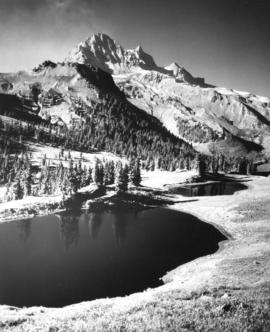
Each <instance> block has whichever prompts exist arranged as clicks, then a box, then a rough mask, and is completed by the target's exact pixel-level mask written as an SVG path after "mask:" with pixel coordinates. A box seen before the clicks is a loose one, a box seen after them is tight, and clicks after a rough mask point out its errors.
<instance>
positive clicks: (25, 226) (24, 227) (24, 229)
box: [17, 219, 32, 241]
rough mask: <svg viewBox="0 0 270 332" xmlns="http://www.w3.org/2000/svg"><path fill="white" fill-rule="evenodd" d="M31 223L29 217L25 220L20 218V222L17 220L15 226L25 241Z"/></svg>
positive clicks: (29, 231)
mask: <svg viewBox="0 0 270 332" xmlns="http://www.w3.org/2000/svg"><path fill="white" fill-rule="evenodd" d="M31 224H32V221H31V219H27V220H22V221H21V222H19V223H18V224H17V227H18V229H19V232H20V235H19V236H20V237H21V238H22V239H23V240H24V241H26V240H27V239H28V237H29V235H30V233H31Z"/></svg>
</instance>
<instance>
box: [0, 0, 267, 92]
mask: <svg viewBox="0 0 270 332" xmlns="http://www.w3.org/2000/svg"><path fill="white" fill-rule="evenodd" d="M269 12H270V1H269V0H0V72H8V71H16V70H20V69H25V68H33V67H35V66H36V65H37V64H39V63H41V62H42V61H44V60H47V59H50V60H53V61H62V60H63V59H64V58H65V57H66V56H67V54H68V52H69V51H70V50H71V49H72V48H73V47H74V46H75V45H76V44H78V43H79V42H81V41H83V40H85V39H87V38H88V37H89V36H91V35H92V34H93V33H97V32H103V33H107V34H108V35H109V36H111V37H112V38H113V39H115V40H117V41H118V42H119V43H120V44H121V45H122V46H123V47H125V48H135V47H136V46H137V45H141V46H142V48H143V49H144V50H145V51H146V52H147V53H150V54H151V55H152V56H153V57H154V59H155V61H156V63H157V64H158V65H160V66H165V65H168V64H170V63H171V62H173V61H175V62H177V63H179V64H180V65H182V66H184V67H185V68H186V69H187V70H188V71H190V72H191V73H192V74H193V75H194V76H200V77H204V78H205V79H206V82H208V83H211V84H215V85H218V86H224V87H228V88H235V89H238V90H242V91H250V92H252V93H257V94H259V95H264V96H268V97H270V19H269Z"/></svg>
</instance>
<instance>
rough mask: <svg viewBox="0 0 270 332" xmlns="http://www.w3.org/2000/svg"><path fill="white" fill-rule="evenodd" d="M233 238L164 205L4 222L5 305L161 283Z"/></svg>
mask: <svg viewBox="0 0 270 332" xmlns="http://www.w3.org/2000/svg"><path fill="white" fill-rule="evenodd" d="M224 239H225V237H224V236H223V235H222V234H221V233H220V232H219V231H217V230H216V229H215V228H214V227H213V226H211V225H209V224H206V223H204V222H201V221H200V220H198V219H197V218H195V217H193V216H191V215H188V214H185V213H180V212H176V211H173V210H169V209H164V208H155V209H149V210H144V211H141V212H137V213H135V212H125V213H124V212H123V213H109V212H106V213H105V212H104V213H98V214H82V215H80V216H74V215H68V214H62V215H51V216H46V217H39V218H34V219H32V220H24V221H16V222H11V223H6V224H1V225H0V304H8V305H15V306H32V305H44V306H52V307H54V306H63V305H68V304H72V303H77V302H80V301H85V300H93V299H97V298H102V297H112V296H122V295H127V294H130V293H133V292H136V291H142V290H144V289H146V288H148V287H155V286H158V285H161V284H162V282H161V281H160V280H159V278H160V277H162V276H163V275H164V274H165V273H166V272H167V271H169V270H172V269H173V268H175V267H177V266H178V265H180V264H183V263H185V262H187V261H190V260H192V259H194V258H197V257H199V256H202V255H206V254H209V253H213V252H215V251H216V250H217V249H218V242H219V241H222V240H224Z"/></svg>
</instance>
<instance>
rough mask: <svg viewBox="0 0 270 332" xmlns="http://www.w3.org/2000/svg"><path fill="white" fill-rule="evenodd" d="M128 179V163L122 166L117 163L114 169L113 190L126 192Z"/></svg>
mask: <svg viewBox="0 0 270 332" xmlns="http://www.w3.org/2000/svg"><path fill="white" fill-rule="evenodd" d="M128 180H129V167H128V165H125V166H123V165H122V163H120V164H118V165H117V170H116V184H115V190H116V192H117V193H121V192H126V191H127V190H128Z"/></svg>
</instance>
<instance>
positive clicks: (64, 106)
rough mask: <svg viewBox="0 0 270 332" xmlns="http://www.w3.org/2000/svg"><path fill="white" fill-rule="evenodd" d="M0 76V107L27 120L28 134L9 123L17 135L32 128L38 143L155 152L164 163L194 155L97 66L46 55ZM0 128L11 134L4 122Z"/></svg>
mask: <svg viewBox="0 0 270 332" xmlns="http://www.w3.org/2000/svg"><path fill="white" fill-rule="evenodd" d="M1 77H2V80H3V81H5V82H9V88H8V89H6V90H5V91H2V93H1V94H0V113H1V114H2V115H5V116H8V117H11V118H15V119H19V120H21V121H23V122H25V121H26V122H27V123H28V124H29V125H30V123H31V126H32V127H31V128H32V132H31V134H30V133H29V130H27V132H26V131H25V129H23V128H24V127H21V128H17V129H15V132H16V130H17V136H20V135H21V136H22V138H23V140H30V141H31V140H34V141H36V138H35V137H36V136H37V135H36V131H43V132H44V133H46V132H47V134H44V135H43V136H42V135H39V140H40V139H41V141H42V137H43V142H44V143H53V144H56V145H58V146H63V147H65V148H72V149H73V148H76V149H78V150H82V151H86V152H89V151H91V150H93V149H96V150H105V151H110V152H114V153H116V154H119V155H124V156H127V157H132V155H133V156H140V158H142V160H144V161H145V162H147V161H148V162H150V161H149V160H154V159H155V160H158V159H159V158H160V159H162V162H163V167H164V168H169V167H170V163H171V162H172V161H173V160H179V158H181V157H186V156H190V157H191V158H192V156H193V155H194V153H193V149H192V147H191V146H190V145H189V144H187V143H186V142H184V141H183V140H181V139H179V138H177V137H175V136H174V135H173V134H171V133H170V132H169V131H168V130H167V129H166V128H165V127H164V126H163V125H162V123H161V122H160V121H159V120H157V119H156V118H155V117H153V116H151V115H149V114H147V113H145V112H144V111H142V110H140V109H139V108H137V107H136V106H134V105H133V104H131V103H130V102H129V101H128V100H126V98H125V96H124V94H123V92H121V91H120V90H119V88H118V87H117V86H116V85H115V83H114V81H113V79H112V77H111V75H110V74H108V73H106V72H104V71H103V70H101V69H99V68H97V67H94V66H90V65H87V66H86V65H83V64H79V63H58V64H56V63H52V62H50V61H46V62H44V63H43V64H41V65H40V66H39V67H37V68H35V69H34V70H33V71H21V72H18V73H14V74H2V75H1ZM2 90H3V88H2ZM29 125H28V127H29ZM1 131H2V134H3V135H9V136H11V137H12V130H11V129H10V128H8V129H7V128H5V127H4V128H2V130H1ZM8 132H9V133H8ZM48 133H49V134H48ZM15 136H16V134H15ZM45 136H46V137H45ZM11 137H10V138H11Z"/></svg>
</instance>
